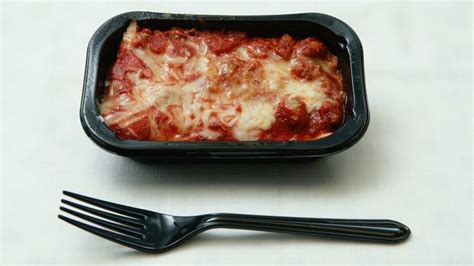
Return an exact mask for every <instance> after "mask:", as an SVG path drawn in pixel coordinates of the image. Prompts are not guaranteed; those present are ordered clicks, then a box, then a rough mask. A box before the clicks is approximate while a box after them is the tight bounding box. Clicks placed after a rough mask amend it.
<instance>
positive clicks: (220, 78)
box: [98, 21, 345, 141]
mask: <svg viewBox="0 0 474 266" xmlns="http://www.w3.org/2000/svg"><path fill="white" fill-rule="evenodd" d="M344 104H345V94H344V92H343V86H342V77H341V75H340V73H339V71H338V61H337V57H336V56H334V55H333V54H331V53H330V52H329V51H328V49H327V47H326V46H325V45H324V44H323V43H322V42H321V41H319V40H318V39H316V38H313V37H309V38H304V39H294V38H293V37H292V36H290V35H288V34H284V35H282V36H278V37H272V38H262V37H253V36H247V34H246V33H244V32H235V31H224V30H222V31H206V30H203V31H200V30H196V29H181V28H172V29H169V30H166V31H161V30H151V29H147V28H140V27H139V26H138V25H137V23H136V22H135V21H132V22H131V23H130V25H129V26H128V28H127V30H126V32H125V33H124V35H123V39H122V41H121V43H120V47H119V51H118V55H117V58H116V60H115V62H114V64H113V65H112V66H111V69H110V71H109V73H108V76H107V80H106V82H105V92H104V95H103V96H102V98H101V99H100V100H99V102H98V105H99V109H100V113H101V117H102V119H103V121H104V122H105V124H106V125H107V126H108V127H109V128H110V129H111V130H112V131H114V132H115V134H116V135H117V136H118V137H119V138H121V139H125V140H143V141H292V140H296V141H306V140H315V139H318V138H322V137H325V136H327V135H330V134H332V133H333V132H334V131H335V130H336V129H337V128H338V127H339V126H340V125H341V123H342V121H343V118H344Z"/></svg>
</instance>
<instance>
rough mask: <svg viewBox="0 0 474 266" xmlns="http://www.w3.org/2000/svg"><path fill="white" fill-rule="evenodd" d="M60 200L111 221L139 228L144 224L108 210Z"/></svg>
mask: <svg viewBox="0 0 474 266" xmlns="http://www.w3.org/2000/svg"><path fill="white" fill-rule="evenodd" d="M61 202H62V203H64V204H67V205H69V206H72V207H74V208H77V209H79V210H83V211H85V212H88V213H92V214H94V215H97V216H99V217H102V218H106V219H109V220H112V221H114V222H117V223H121V224H126V225H129V226H133V227H140V228H143V227H144V225H143V224H142V223H140V222H139V220H135V219H132V218H128V217H125V216H120V215H116V214H113V213H109V212H104V211H101V210H97V209H94V208H90V207H87V206H83V205H81V204H77V203H75V202H72V201H69V200H65V199H62V200H61Z"/></svg>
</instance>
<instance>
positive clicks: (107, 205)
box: [63, 190, 152, 219]
mask: <svg viewBox="0 0 474 266" xmlns="http://www.w3.org/2000/svg"><path fill="white" fill-rule="evenodd" d="M63 194H64V195H66V196H69V197H71V198H75V199H77V200H80V201H83V202H87V203H89V204H92V205H94V206H97V207H101V208H104V209H106V210H109V211H114V212H117V213H120V214H123V215H128V216H131V217H135V218H138V219H142V218H145V217H146V215H148V214H151V213H152V212H150V211H148V210H143V209H138V208H133V207H130V206H125V205H120V204H116V203H112V202H109V201H105V200H100V199H94V198H91V197H87V196H83V195H80V194H76V193H73V192H70V191H65V190H64V191H63Z"/></svg>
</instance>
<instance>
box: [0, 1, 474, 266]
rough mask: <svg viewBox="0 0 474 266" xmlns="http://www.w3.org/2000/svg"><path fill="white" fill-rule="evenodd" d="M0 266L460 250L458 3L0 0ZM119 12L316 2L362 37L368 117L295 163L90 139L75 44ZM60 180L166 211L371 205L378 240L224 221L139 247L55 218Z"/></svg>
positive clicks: (468, 86)
mask: <svg viewBox="0 0 474 266" xmlns="http://www.w3.org/2000/svg"><path fill="white" fill-rule="evenodd" d="M2 7H3V8H2V57H3V59H2V98H1V100H2V138H1V139H2V160H1V161H2V178H1V180H2V181H1V194H2V196H1V201H2V204H1V223H2V231H1V243H2V249H1V250H2V256H1V257H2V264H4V265H6V264H16V263H36V264H61V265H65V264H72V263H77V264H102V263H106V264H114V265H115V264H129V265H139V264H147V263H158V264H160V265H179V264H181V265H225V264H235V265H242V264H269V265H292V264H294V265H315V264H319V263H321V264H333V263H342V264H403V263H405V264H410V265H413V264H419V263H440V264H454V263H459V264H470V263H471V262H472V114H473V113H472V111H473V110H472V48H473V44H472V39H471V36H472V4H471V3H437V4H433V3H413V4H412V3H364V2H359V3H337V2H335V3H311V2H301V3H291V2H274V3H273V2H272V3H271V4H270V2H267V3H265V2H261V3H258V2H255V3H249V2H228V3H227V2H226V3H218V2H203V3H202V4H199V3H197V2H195V1H193V2H180V1H178V2H173V1H165V2H161V3H153V2H150V3H133V2H129V3H116V4H112V3H105V2H104V3H98V4H97V3H92V2H83V3H74V4H64V3H44V2H43V3H4V4H2ZM131 10H149V11H161V12H177V13H200V14H278V13H298V12H320V13H326V14H330V15H333V16H335V17H337V18H339V19H341V20H343V21H345V22H346V23H347V24H349V25H350V26H351V27H352V28H353V29H354V30H355V31H356V32H357V34H358V35H359V37H360V39H361V41H362V44H363V46H364V61H365V70H366V85H367V94H368V98H369V106H370V112H371V122H370V125H369V129H368V131H367V133H366V135H365V136H364V137H363V139H362V140H361V141H360V142H359V143H358V144H357V145H356V146H354V147H353V148H351V149H349V150H347V151H344V152H342V153H340V154H337V155H334V156H331V157H327V158H324V159H319V160H315V161H311V162H305V163H290V162H288V163H285V162H283V163H281V162H280V163H230V162H227V163H223V162H220V163H215V162H214V163H212V162H206V163H187V162H182V163H155V164H143V163H139V162H136V161H132V160H129V159H127V158H122V157H119V156H116V155H113V154H109V153H107V152H105V151H103V150H101V149H100V148H99V147H97V146H96V145H94V144H93V143H92V142H91V141H90V140H89V139H88V138H87V137H86V135H85V134H84V132H83V130H82V128H81V125H80V122H79V103H80V97H81V90H82V79H83V72H84V65H85V53H86V46H87V43H88V40H89V38H90V37H91V35H92V34H93V32H94V31H95V29H96V28H97V27H98V26H99V25H100V24H101V23H102V22H104V21H105V20H107V19H108V18H110V17H112V16H114V15H116V14H119V13H122V12H126V11H131ZM64 189H67V190H71V191H75V192H78V193H83V194H86V195H91V196H95V197H99V198H103V199H107V200H110V201H114V202H119V203H124V204H127V205H132V206H137V207H141V208H146V209H151V210H156V211H160V212H163V213H170V214H176V215H194V214H202V213H209V212H234V213H249V214H262V215H263V214H265V215H282V216H301V217H332V218H387V219H394V220H399V221H401V222H403V223H405V224H407V225H408V226H409V227H410V228H411V230H412V235H411V237H410V239H409V240H408V241H406V242H404V243H400V244H397V245H383V244H373V243H358V242H345V241H335V240H327V239H319V238H312V237H303V236H292V235H283V234H272V233H263V232H250V231H240V230H230V229H218V230H212V231H208V232H206V233H204V234H202V235H199V236H198V237H196V238H194V239H193V240H191V241H189V242H188V243H186V244H184V245H182V246H180V247H178V248H176V249H174V250H172V251H169V252H167V253H163V254H158V255H148V254H141V253H138V252H135V251H132V250H129V249H126V248H124V247H122V246H118V245H116V244H114V243H111V242H108V241H105V240H102V239H100V238H97V237H95V236H93V235H90V234H88V233H85V232H83V231H80V230H78V229H77V228H74V227H72V226H70V225H69V224H66V223H64V222H62V221H60V220H59V219H57V218H56V216H57V214H58V213H59V209H58V208H59V206H60V202H59V201H60V199H61V198H62V195H61V191H62V190H64Z"/></svg>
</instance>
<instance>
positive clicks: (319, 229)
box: [202, 213, 410, 243]
mask: <svg viewBox="0 0 474 266" xmlns="http://www.w3.org/2000/svg"><path fill="white" fill-rule="evenodd" d="M202 225H203V226H204V227H205V228H206V229H210V228H234V229H247V230H257V231H268V232H278V233H290V234H302V235H313V236H322V237H331V238H344V239H351V240H366V241H377V242H388V243H393V242H400V241H402V240H405V239H406V238H407V237H408V236H409V235H410V229H409V228H408V227H407V226H406V225H404V224H402V223H400V222H397V221H393V220H359V219H324V218H297V217H280V216H260V215H246V214H231V213H216V214H209V215H206V216H204V221H203V224H202Z"/></svg>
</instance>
